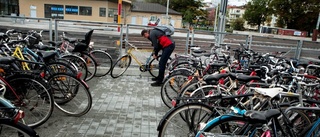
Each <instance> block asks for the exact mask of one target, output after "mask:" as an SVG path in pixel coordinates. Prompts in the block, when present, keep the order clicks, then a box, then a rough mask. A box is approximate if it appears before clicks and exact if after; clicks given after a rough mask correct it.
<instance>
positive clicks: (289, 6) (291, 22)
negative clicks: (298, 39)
mask: <svg viewBox="0 0 320 137" xmlns="http://www.w3.org/2000/svg"><path fill="white" fill-rule="evenodd" d="M269 6H270V7H272V9H274V10H273V13H274V14H275V15H277V17H278V20H277V21H278V23H277V24H284V25H285V26H286V27H287V28H289V29H297V30H305V31H309V32H311V31H312V30H313V29H314V28H315V27H316V23H317V19H318V15H319V12H320V3H319V0H272V2H271V3H270V5H269Z"/></svg>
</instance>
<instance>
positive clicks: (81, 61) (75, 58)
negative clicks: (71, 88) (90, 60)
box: [60, 54, 88, 80]
mask: <svg viewBox="0 0 320 137" xmlns="http://www.w3.org/2000/svg"><path fill="white" fill-rule="evenodd" d="M60 58H62V59H67V60H70V61H71V62H73V63H74V64H75V65H76V66H77V68H78V70H79V71H81V72H82V76H81V79H83V80H85V79H87V76H88V67H87V65H86V61H84V59H83V58H81V57H79V56H77V55H72V54H69V55H62V56H61V57H60Z"/></svg>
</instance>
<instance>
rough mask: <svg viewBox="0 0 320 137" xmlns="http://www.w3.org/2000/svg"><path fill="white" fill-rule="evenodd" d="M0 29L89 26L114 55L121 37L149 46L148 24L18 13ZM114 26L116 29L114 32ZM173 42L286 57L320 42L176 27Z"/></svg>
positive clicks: (179, 47) (302, 54) (183, 47)
mask: <svg viewBox="0 0 320 137" xmlns="http://www.w3.org/2000/svg"><path fill="white" fill-rule="evenodd" d="M0 17H1V18H0V27H1V31H4V30H5V29H11V28H13V29H24V30H31V29H35V30H48V32H49V33H47V34H45V35H44V36H45V37H44V39H45V40H55V41H57V40H59V36H60V35H61V34H62V32H67V33H68V34H67V36H69V37H71V38H84V35H85V33H86V32H87V31H89V29H95V31H94V34H93V38H92V39H93V41H94V42H95V45H97V47H99V48H101V49H104V48H108V49H114V51H115V52H116V53H115V55H114V57H115V58H116V57H118V56H119V55H121V54H122V53H123V51H122V49H123V47H126V45H125V44H124V45H122V44H121V43H123V40H124V39H126V40H128V41H129V42H133V43H134V44H136V45H137V46H139V47H141V48H152V47H151V46H150V42H148V41H147V40H145V39H143V37H141V35H140V32H141V30H142V29H145V28H147V29H151V28H153V27H152V26H142V25H134V24H127V25H123V24H120V25H118V24H116V23H104V22H92V21H74V20H58V19H56V20H54V21H52V19H48V18H30V17H18V16H0ZM118 27H119V28H120V31H119V32H118ZM172 37H173V39H174V40H175V42H176V49H175V52H177V53H180V54H188V53H189V47H190V45H198V46H200V47H201V48H204V49H206V50H210V49H211V48H212V47H214V46H223V45H230V47H231V49H234V48H238V45H239V43H243V44H244V45H245V46H247V47H249V48H251V49H253V50H254V51H257V52H261V53H267V52H269V53H272V52H276V51H285V52H287V54H286V57H288V58H296V59H300V58H317V56H318V55H319V51H320V48H319V47H320V42H313V41H310V40H311V38H310V40H304V39H302V38H299V37H296V38H294V39H292V38H277V35H274V36H270V35H269V36H259V35H250V34H235V33H221V32H213V31H206V30H192V31H190V30H189V29H180V28H176V30H175V34H174V35H173V36H172Z"/></svg>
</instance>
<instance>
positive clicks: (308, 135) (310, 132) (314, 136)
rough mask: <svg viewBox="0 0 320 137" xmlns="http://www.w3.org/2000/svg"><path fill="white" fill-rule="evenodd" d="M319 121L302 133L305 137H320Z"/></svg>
mask: <svg viewBox="0 0 320 137" xmlns="http://www.w3.org/2000/svg"><path fill="white" fill-rule="evenodd" d="M319 124H320V123H319V120H317V121H314V122H313V123H312V124H310V125H309V126H307V127H306V128H305V129H304V130H303V131H302V133H301V136H303V137H319V136H320V125H319Z"/></svg>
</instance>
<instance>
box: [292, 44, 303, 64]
mask: <svg viewBox="0 0 320 137" xmlns="http://www.w3.org/2000/svg"><path fill="white" fill-rule="evenodd" d="M302 44H303V40H299V41H298V45H297V49H296V52H295V54H294V58H295V59H298V60H299V59H300V54H301V50H302Z"/></svg>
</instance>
